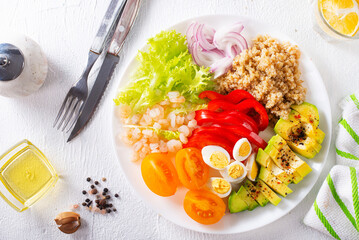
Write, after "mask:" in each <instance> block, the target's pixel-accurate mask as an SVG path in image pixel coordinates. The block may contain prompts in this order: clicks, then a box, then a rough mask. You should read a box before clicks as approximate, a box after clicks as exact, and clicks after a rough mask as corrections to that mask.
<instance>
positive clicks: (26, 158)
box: [0, 140, 58, 212]
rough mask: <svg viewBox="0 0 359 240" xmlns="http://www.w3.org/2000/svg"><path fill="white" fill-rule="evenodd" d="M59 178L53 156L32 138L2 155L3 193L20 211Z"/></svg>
mask: <svg viewBox="0 0 359 240" xmlns="http://www.w3.org/2000/svg"><path fill="white" fill-rule="evenodd" d="M57 180H58V176H57V174H56V171H55V169H54V168H53V167H52V165H51V163H50V162H49V160H48V159H47V158H46V157H45V155H44V154H43V153H42V152H41V151H40V150H39V149H38V148H37V147H35V146H34V145H33V144H32V143H31V142H30V141H28V140H23V141H21V142H20V143H18V144H16V145H15V146H14V147H12V148H11V149H10V150H9V151H7V152H6V153H5V154H3V155H2V156H0V196H1V197H2V198H3V199H4V200H5V201H6V202H7V203H8V204H9V205H10V206H12V207H13V208H14V209H15V210H17V211H19V212H22V211H24V210H26V209H28V208H29V207H30V206H32V205H33V204H34V203H35V202H37V201H38V200H39V199H41V198H42V197H43V196H44V195H45V194H46V193H47V192H49V190H51V189H52V188H53V187H54V186H55V183H56V182H57Z"/></svg>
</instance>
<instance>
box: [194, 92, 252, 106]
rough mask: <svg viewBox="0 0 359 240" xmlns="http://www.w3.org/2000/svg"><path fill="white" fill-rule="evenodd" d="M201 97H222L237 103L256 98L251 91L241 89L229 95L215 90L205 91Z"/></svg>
mask: <svg viewBox="0 0 359 240" xmlns="http://www.w3.org/2000/svg"><path fill="white" fill-rule="evenodd" d="M199 98H202V99H203V98H208V99H210V100H216V99H220V100H225V101H228V102H231V103H235V104H236V103H239V102H241V101H242V100H245V99H254V97H253V96H252V95H251V94H250V93H249V92H247V91H245V90H240V89H237V90H234V91H232V92H230V93H229V94H227V95H222V94H219V93H217V92H214V91H203V92H201V93H200V94H199Z"/></svg>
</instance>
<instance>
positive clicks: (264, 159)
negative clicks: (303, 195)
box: [256, 148, 300, 185]
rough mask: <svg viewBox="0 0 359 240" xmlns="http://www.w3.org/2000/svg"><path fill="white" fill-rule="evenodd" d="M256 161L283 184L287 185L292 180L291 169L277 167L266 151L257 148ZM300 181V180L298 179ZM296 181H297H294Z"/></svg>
mask: <svg viewBox="0 0 359 240" xmlns="http://www.w3.org/2000/svg"><path fill="white" fill-rule="evenodd" d="M256 161H257V162H258V163H259V164H260V165H261V166H262V167H265V168H267V169H268V170H269V171H271V173H272V174H273V175H274V176H275V177H276V178H278V179H279V180H281V181H282V182H283V183H284V184H286V185H288V184H289V183H291V182H292V181H294V176H293V173H292V172H291V171H284V170H283V169H281V168H279V167H278V166H277V165H275V163H274V162H273V160H272V158H271V157H270V156H269V154H268V153H266V152H265V151H264V150H263V149H261V148H259V149H258V153H257V157H256ZM299 181H300V180H299ZM296 183H298V181H297V182H296Z"/></svg>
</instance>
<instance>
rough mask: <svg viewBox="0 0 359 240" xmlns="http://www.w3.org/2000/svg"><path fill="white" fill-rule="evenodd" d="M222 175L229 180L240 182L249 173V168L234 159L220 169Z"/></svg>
mask: <svg viewBox="0 0 359 240" xmlns="http://www.w3.org/2000/svg"><path fill="white" fill-rule="evenodd" d="M220 173H221V175H222V176H223V178H224V179H226V180H227V181H228V182H232V183H240V182H242V181H243V180H244V178H245V177H246V175H247V169H246V167H245V166H244V164H243V163H241V162H238V161H234V162H232V163H231V164H229V165H228V166H227V167H226V168H225V169H224V170H221V171H220Z"/></svg>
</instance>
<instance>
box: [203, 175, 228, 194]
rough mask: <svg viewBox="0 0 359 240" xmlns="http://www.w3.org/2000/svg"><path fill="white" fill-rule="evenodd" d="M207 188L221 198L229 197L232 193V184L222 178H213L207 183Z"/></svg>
mask: <svg viewBox="0 0 359 240" xmlns="http://www.w3.org/2000/svg"><path fill="white" fill-rule="evenodd" d="M207 187H208V188H209V190H210V191H212V192H213V193H215V194H217V195H218V196H219V197H220V198H225V197H227V196H228V195H229V194H230V193H231V191H232V186H231V184H230V183H229V182H228V181H227V180H226V179H224V178H220V177H211V178H210V179H209V180H208V182H207Z"/></svg>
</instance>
